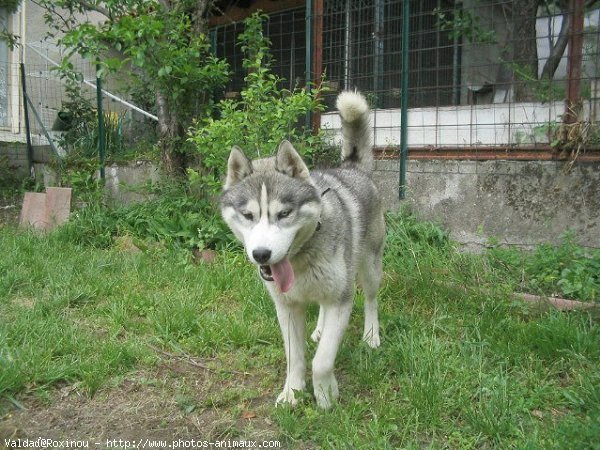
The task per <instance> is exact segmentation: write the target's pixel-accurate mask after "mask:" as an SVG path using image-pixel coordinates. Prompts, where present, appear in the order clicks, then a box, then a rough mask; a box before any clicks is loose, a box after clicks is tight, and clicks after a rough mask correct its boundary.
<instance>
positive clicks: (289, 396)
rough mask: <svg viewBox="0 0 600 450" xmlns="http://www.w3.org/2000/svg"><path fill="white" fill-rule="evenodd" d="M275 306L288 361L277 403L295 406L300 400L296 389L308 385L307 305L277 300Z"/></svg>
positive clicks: (301, 388) (298, 389)
mask: <svg viewBox="0 0 600 450" xmlns="http://www.w3.org/2000/svg"><path fill="white" fill-rule="evenodd" d="M275 308H276V309H277V319H278V320H279V326H280V327H281V334H282V336H283V345H284V348H285V357H286V362H287V366H286V379H285V385H284V387H283V391H282V392H281V394H279V396H278V397H277V401H276V404H278V405H279V404H282V403H288V404H290V405H292V406H294V405H295V404H296V403H297V402H298V401H297V399H296V398H295V395H294V391H302V390H304V388H305V387H306V359H305V357H304V345H305V330H306V323H305V320H306V306H305V305H302V304H297V303H292V304H289V303H285V302H283V301H275Z"/></svg>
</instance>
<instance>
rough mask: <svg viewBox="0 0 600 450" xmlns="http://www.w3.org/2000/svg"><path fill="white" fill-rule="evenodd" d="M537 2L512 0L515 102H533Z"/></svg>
mask: <svg viewBox="0 0 600 450" xmlns="http://www.w3.org/2000/svg"><path fill="white" fill-rule="evenodd" d="M538 1H539V0H513V2H512V17H513V20H512V33H511V37H512V44H513V61H512V62H513V64H514V65H515V66H516V67H515V70H514V72H515V79H514V83H515V87H514V89H515V100H517V101H531V100H534V99H535V98H534V97H535V96H534V92H533V90H532V83H534V82H535V81H536V80H537V78H538V55H537V41H536V31H535V24H536V19H537V9H538Z"/></svg>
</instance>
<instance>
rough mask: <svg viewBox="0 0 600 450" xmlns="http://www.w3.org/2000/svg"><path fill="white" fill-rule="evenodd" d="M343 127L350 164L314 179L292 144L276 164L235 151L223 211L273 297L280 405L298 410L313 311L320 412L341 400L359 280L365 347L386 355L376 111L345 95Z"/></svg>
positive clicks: (279, 153)
mask: <svg viewBox="0 0 600 450" xmlns="http://www.w3.org/2000/svg"><path fill="white" fill-rule="evenodd" d="M337 108H338V110H339V113H340V116H341V118H342V135H343V144H342V164H341V166H340V167H339V168H337V169H330V170H314V171H309V170H308V168H307V166H306V165H305V163H304V162H303V160H302V158H301V157H300V156H299V154H298V153H297V151H296V150H295V149H294V147H293V146H292V144H291V143H290V142H288V141H283V142H281V144H280V145H279V148H278V150H277V153H276V155H275V156H273V157H270V158H263V159H257V160H254V161H250V160H249V159H248V158H246V156H245V155H244V153H243V152H242V151H241V150H240V149H239V148H237V147H234V148H233V149H232V150H231V154H230V156H229V161H228V172H227V178H226V181H225V185H224V192H223V195H222V197H221V211H222V214H223V217H224V219H225V221H226V222H227V224H228V225H229V227H230V228H231V229H232V231H233V232H234V234H235V235H236V236H237V238H238V239H239V240H240V241H241V242H242V243H243V244H244V247H245V250H246V253H247V256H248V258H249V259H250V261H251V262H252V263H254V264H256V265H257V266H258V271H259V274H260V276H261V277H262V278H263V281H264V284H265V286H266V288H267V289H268V291H269V293H270V294H271V296H272V298H273V300H274V302H275V307H276V310H277V318H278V320H279V324H280V327H281V332H282V336H283V342H284V346H285V355H286V359H287V371H286V374H287V376H286V380H285V384H284V387H283V391H282V392H281V394H279V396H278V397H277V404H281V403H288V404H291V405H294V404H296V403H297V399H296V395H295V392H296V391H301V390H304V389H305V387H306V359H305V328H306V325H305V311H306V305H307V303H308V302H317V303H319V305H320V309H319V318H318V321H317V326H316V329H315V330H314V332H313V333H312V335H311V338H312V339H313V340H314V341H318V342H319V344H318V347H317V350H316V353H315V356H314V358H313V361H312V377H313V388H314V394H315V398H316V401H317V404H318V406H320V407H322V408H328V407H330V406H331V405H332V404H333V402H334V401H335V400H336V399H337V397H338V383H337V381H336V378H335V375H334V363H335V358H336V355H337V352H338V348H339V346H340V343H341V341H342V337H343V333H344V331H345V329H346V326H347V325H348V321H349V318H350V313H351V310H352V303H353V297H354V289H355V287H354V286H355V281H356V282H358V284H359V285H360V286H361V287H362V289H363V291H364V294H365V317H364V319H365V321H364V333H363V340H364V341H366V343H367V344H368V345H369V346H371V347H373V348H376V347H378V346H379V344H380V341H379V320H378V312H377V298H376V295H377V291H378V290H379V285H380V282H381V277H382V253H383V242H384V234H385V224H384V219H383V209H382V205H381V201H380V197H379V194H378V192H377V188H376V187H375V184H374V183H373V181H372V179H371V170H372V164H373V156H372V152H371V141H372V136H371V126H370V123H369V107H368V105H367V102H366V100H365V99H364V97H363V96H362V95H361V94H359V93H357V92H343V93H341V94H340V95H339V96H338V99H337Z"/></svg>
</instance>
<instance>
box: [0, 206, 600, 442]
mask: <svg viewBox="0 0 600 450" xmlns="http://www.w3.org/2000/svg"><path fill="white" fill-rule="evenodd" d="M388 228H389V230H388V231H389V233H388V242H387V250H386V256H385V269H386V276H385V280H384V285H383V287H382V290H381V293H380V305H381V323H382V330H381V332H382V347H381V348H380V349H378V350H376V351H373V350H370V349H369V348H368V347H367V346H366V345H364V344H363V343H361V342H360V336H361V331H362V330H361V325H362V324H361V322H362V320H361V319H362V311H361V306H362V298H361V295H360V294H359V295H358V296H357V307H356V308H355V314H354V316H353V318H352V321H351V325H350V327H349V330H348V332H347V334H346V337H345V340H344V343H343V345H342V348H341V350H340V353H339V355H338V360H337V364H336V366H337V374H338V379H339V380H340V387H341V389H340V390H341V401H340V403H339V404H338V405H336V406H335V407H334V408H333V409H332V410H330V411H326V412H323V411H320V410H318V409H317V408H316V406H315V403H314V400H313V399H312V398H311V395H308V394H307V395H306V396H305V399H304V401H303V402H302V403H301V404H300V405H299V406H298V407H297V408H295V409H293V410H290V409H287V408H275V407H270V406H269V407H268V409H267V414H268V416H269V420H270V421H271V422H272V423H273V424H274V426H275V427H276V428H277V430H278V435H279V439H280V440H282V441H283V442H284V446H286V447H290V448H306V447H311V448H315V447H316V448H369V449H371V448H378V449H385V448H390V449H391V448H415V449H416V448H424V447H427V448H433V449H438V448H440V449H441V448H452V449H454V448H461V449H463V448H464V449H468V448H531V449H538V448H557V449H558V448H581V449H584V448H600V444H599V443H600V387H599V386H600V329H599V328H598V324H597V323H596V322H595V321H594V319H593V318H592V317H591V316H590V315H589V314H587V313H560V312H555V311H549V312H543V313H542V312H539V311H534V310H529V309H527V307H526V306H525V305H523V304H521V303H516V302H515V301H514V300H513V297H512V295H511V293H512V290H513V289H514V288H515V286H514V284H512V283H509V282H507V281H506V278H505V277H504V276H503V275H502V274H499V271H498V270H496V269H490V266H489V263H488V261H487V260H486V258H484V257H481V256H475V255H469V254H462V253H459V252H457V251H456V250H454V248H453V247H452V244H451V242H449V241H448V239H447V237H446V235H445V234H444V233H443V232H441V231H440V230H439V229H437V228H436V227H434V226H432V225H430V224H422V223H418V222H416V221H415V220H414V219H412V218H410V217H396V218H390V220H389V227H388ZM0 248H1V249H2V258H1V259H0V275H1V276H0V317H2V320H1V321H0V367H1V368H2V369H1V370H0V396H5V397H9V398H13V397H19V395H23V394H24V393H43V392H49V391H52V390H53V389H55V388H56V387H58V386H62V385H64V384H76V385H77V386H79V387H80V388H81V389H82V390H84V391H85V392H87V394H88V395H93V394H94V393H95V392H97V391H98V390H99V389H102V387H103V386H106V385H107V384H109V380H111V379H113V378H115V377H119V376H121V375H123V374H126V373H131V372H134V371H136V370H140V368H143V367H152V366H154V365H156V364H158V363H159V362H160V359H161V358H162V357H163V355H162V354H161V353H159V352H157V351H156V349H157V348H159V349H164V350H165V351H168V352H171V353H174V354H184V353H185V354H187V355H191V356H195V357H196V356H197V357H216V358H217V359H216V360H217V361H228V362H229V364H228V365H227V367H223V368H222V370H216V371H215V372H214V374H213V376H214V377H217V379H216V380H215V382H216V383H219V382H220V383H225V384H230V383H231V384H234V383H235V382H236V376H238V375H236V373H238V372H245V373H250V374H256V377H257V379H256V380H255V381H254V384H253V385H252V386H248V388H247V389H246V388H244V389H241V388H240V389H237V390H236V389H234V390H224V391H223V392H221V391H218V392H215V393H214V394H212V395H211V396H209V397H208V398H206V399H205V401H204V402H205V404H206V405H209V406H210V407H211V408H215V409H216V410H223V411H226V410H228V409H236V411H237V410H239V408H240V404H242V403H244V402H247V401H250V400H252V398H263V397H266V399H267V400H266V401H268V402H269V403H270V404H271V403H274V400H275V398H276V396H277V394H278V393H279V390H280V389H281V387H282V384H283V378H284V370H283V367H284V362H283V361H284V356H283V348H282V346H281V343H280V337H279V328H278V325H277V321H276V318H275V313H274V308H273V306H272V304H271V301H270V299H269V298H268V295H267V294H266V292H265V291H264V289H263V287H262V286H261V283H260V281H259V280H258V279H257V277H256V275H255V273H254V270H253V269H252V268H251V267H250V266H249V264H248V263H247V262H246V261H245V257H244V255H243V254H241V253H239V252H228V251H222V252H220V253H219V254H218V257H217V259H216V262H215V263H214V264H212V265H199V266H195V265H192V264H190V263H189V258H188V254H187V253H186V252H185V251H183V250H164V249H160V248H157V249H152V248H151V249H149V250H147V251H146V252H143V253H138V254H133V253H128V252H120V251H118V250H117V249H114V248H108V249H96V248H91V247H87V246H81V245H76V244H73V243H69V242H68V240H66V239H65V237H64V234H63V235H61V234H60V233H59V234H55V235H50V236H49V237H37V236H35V235H32V234H29V233H17V232H16V231H14V230H12V229H10V228H6V227H5V228H0ZM310 312H311V314H310V317H309V320H310V322H311V323H310V324H309V330H310V327H312V326H314V323H315V321H316V317H315V312H316V311H315V309H314V308H313V309H311V311H310ZM308 347H309V358H310V357H311V355H312V352H314V344H313V343H312V342H311V343H309V346H308ZM192 397H193V396H192V394H191V393H190V392H187V393H186V395H185V396H182V397H181V398H177V399H176V400H177V402H178V404H180V406H181V409H182V410H185V411H189V413H190V414H193V413H194V409H195V408H196V404H195V403H194V401H193V398H192ZM206 405H204V406H206ZM201 406H203V405H201Z"/></svg>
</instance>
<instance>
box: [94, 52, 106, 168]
mask: <svg viewBox="0 0 600 450" xmlns="http://www.w3.org/2000/svg"><path fill="white" fill-rule="evenodd" d="M99 71H100V63H96V104H97V107H98V157H99V159H100V179H102V180H104V177H105V173H104V160H105V158H106V142H105V140H104V111H103V110H102V79H101V78H100V77H99V76H98V73H99Z"/></svg>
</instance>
